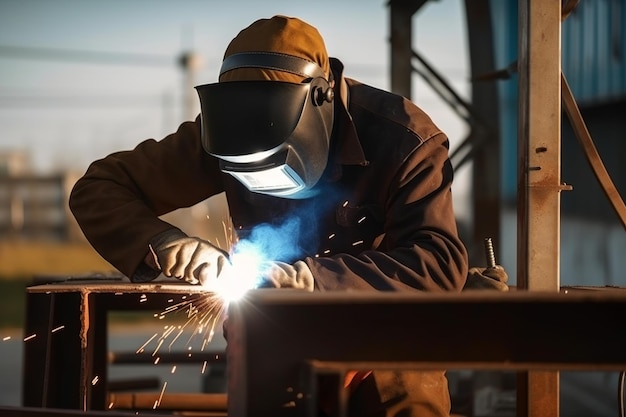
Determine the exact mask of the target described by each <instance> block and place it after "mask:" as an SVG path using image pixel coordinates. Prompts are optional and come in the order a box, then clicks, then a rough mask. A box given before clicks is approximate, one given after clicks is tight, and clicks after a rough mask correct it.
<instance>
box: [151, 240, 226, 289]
mask: <svg viewBox="0 0 626 417" xmlns="http://www.w3.org/2000/svg"><path fill="white" fill-rule="evenodd" d="M150 247H151V250H152V252H153V255H154V256H155V258H156V259H155V262H156V264H157V267H158V268H159V269H160V270H161V272H162V273H163V275H165V276H166V277H175V278H177V279H180V280H182V281H186V282H189V283H190V284H202V285H204V284H205V283H207V282H208V281H210V280H212V279H216V278H217V277H218V276H219V274H220V273H221V272H222V269H223V267H224V265H225V264H227V263H228V262H229V261H228V253H226V252H224V251H223V250H221V249H219V248H217V247H215V246H214V245H212V244H211V243H210V242H208V241H206V240H203V239H200V238H197V237H189V236H187V235H186V234H184V233H183V232H181V231H180V230H177V229H176V230H171V231H168V232H165V233H161V234H160V235H157V236H156V237H155V238H154V239H152V241H151V242H150Z"/></svg>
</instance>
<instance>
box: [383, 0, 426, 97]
mask: <svg viewBox="0 0 626 417" xmlns="http://www.w3.org/2000/svg"><path fill="white" fill-rule="evenodd" d="M424 3H426V0H414V1H405V0H401V1H400V0H389V31H390V35H389V43H390V45H391V48H390V55H391V56H390V61H391V69H390V73H391V91H392V92H394V93H396V94H400V95H401V96H404V97H406V98H408V99H411V90H412V83H411V75H412V74H413V69H412V67H411V59H412V58H413V48H412V46H411V45H412V38H413V30H412V29H413V23H412V19H413V14H415V12H416V11H417V10H418V9H419V8H420V7H422V6H423V5H424Z"/></svg>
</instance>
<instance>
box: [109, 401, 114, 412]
mask: <svg viewBox="0 0 626 417" xmlns="http://www.w3.org/2000/svg"><path fill="white" fill-rule="evenodd" d="M112 408H113V401H111V402H110V403H109V410H110V409H112Z"/></svg>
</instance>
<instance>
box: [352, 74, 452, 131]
mask: <svg viewBox="0 0 626 417" xmlns="http://www.w3.org/2000/svg"><path fill="white" fill-rule="evenodd" d="M345 80H346V83H347V85H348V89H349V92H350V93H349V97H350V99H349V107H350V108H353V106H354V108H355V109H356V108H360V109H362V110H363V111H365V112H367V113H369V115H370V116H372V117H376V118H380V119H384V120H387V121H388V122H390V123H393V124H395V125H398V126H401V127H403V128H405V129H407V130H409V131H410V132H412V133H413V134H415V135H417V136H418V137H419V138H420V139H421V141H427V140H428V139H430V138H432V137H434V136H437V135H439V134H443V132H442V131H441V129H439V127H438V126H437V125H435V123H434V122H433V121H432V119H431V118H430V116H429V115H428V114H427V113H426V112H424V111H423V110H422V109H421V108H420V107H419V106H417V105H416V104H415V103H414V102H412V101H411V100H409V99H407V98H406V97H403V96H401V95H398V94H394V93H392V92H389V91H386V90H383V89H380V88H377V87H373V86H371V85H367V84H363V83H361V82H359V81H357V80H354V79H351V78H346V79H345Z"/></svg>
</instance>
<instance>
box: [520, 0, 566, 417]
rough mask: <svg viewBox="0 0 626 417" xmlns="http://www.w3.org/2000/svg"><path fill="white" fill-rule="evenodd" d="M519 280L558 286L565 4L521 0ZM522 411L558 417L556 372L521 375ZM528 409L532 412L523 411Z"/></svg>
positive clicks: (531, 285) (525, 285)
mask: <svg viewBox="0 0 626 417" xmlns="http://www.w3.org/2000/svg"><path fill="white" fill-rule="evenodd" d="M519 35H520V36H519V39H520V42H519V50H518V55H519V125H518V133H519V147H518V150H519V157H520V159H519V166H518V237H519V240H518V257H517V265H518V267H517V269H518V270H517V282H518V287H520V288H521V289H526V290H531V291H553V292H557V291H559V287H560V284H559V257H560V192H561V190H562V188H563V187H562V186H561V181H560V168H561V165H560V162H561V161H560V155H561V149H560V142H561V83H560V74H561V2H560V1H554V0H547V1H546V0H521V1H520V2H519ZM520 382H521V384H519V387H518V415H520V416H521V415H525V416H529V417H544V416H545V417H548V416H550V417H554V416H558V415H559V373H558V372H556V371H548V372H542V371H531V372H527V373H526V374H522V373H520ZM526 408H527V410H526Z"/></svg>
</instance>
